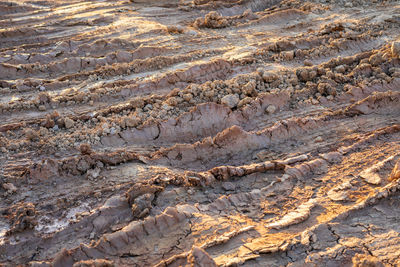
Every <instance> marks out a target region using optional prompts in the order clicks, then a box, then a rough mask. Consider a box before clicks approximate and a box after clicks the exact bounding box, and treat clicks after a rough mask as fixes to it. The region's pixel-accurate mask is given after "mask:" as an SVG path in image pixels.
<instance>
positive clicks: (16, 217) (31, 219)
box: [6, 202, 37, 235]
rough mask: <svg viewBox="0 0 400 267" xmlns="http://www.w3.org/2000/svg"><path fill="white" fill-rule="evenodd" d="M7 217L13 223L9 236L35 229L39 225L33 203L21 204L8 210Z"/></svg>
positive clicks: (8, 232)
mask: <svg viewBox="0 0 400 267" xmlns="http://www.w3.org/2000/svg"><path fill="white" fill-rule="evenodd" d="M6 217H7V218H8V219H9V221H10V223H11V229H10V230H8V231H7V234H8V235H12V234H14V233H18V232H23V231H24V230H27V229H33V228H34V227H35V226H36V224H37V218H36V209H35V206H34V204H33V203H29V202H27V203H25V202H20V203H18V204H15V205H13V206H12V207H10V208H9V209H8V210H7V215H6Z"/></svg>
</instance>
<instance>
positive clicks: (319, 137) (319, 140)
mask: <svg viewBox="0 0 400 267" xmlns="http://www.w3.org/2000/svg"><path fill="white" fill-rule="evenodd" d="M322 141H324V139H323V138H322V137H321V136H318V137H317V138H315V142H317V143H321V142H322Z"/></svg>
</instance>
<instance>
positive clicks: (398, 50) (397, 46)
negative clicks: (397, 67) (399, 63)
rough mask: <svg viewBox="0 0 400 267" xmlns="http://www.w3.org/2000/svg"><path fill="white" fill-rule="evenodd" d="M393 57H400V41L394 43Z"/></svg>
mask: <svg viewBox="0 0 400 267" xmlns="http://www.w3.org/2000/svg"><path fill="white" fill-rule="evenodd" d="M392 55H393V56H394V57H400V41H395V42H393V43H392Z"/></svg>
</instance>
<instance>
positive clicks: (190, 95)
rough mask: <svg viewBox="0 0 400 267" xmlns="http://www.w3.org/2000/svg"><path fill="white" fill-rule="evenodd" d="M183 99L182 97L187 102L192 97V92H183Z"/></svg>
mask: <svg viewBox="0 0 400 267" xmlns="http://www.w3.org/2000/svg"><path fill="white" fill-rule="evenodd" d="M183 99H184V100H185V101H186V102H189V101H190V100H192V99H193V95H192V94H184V95H183Z"/></svg>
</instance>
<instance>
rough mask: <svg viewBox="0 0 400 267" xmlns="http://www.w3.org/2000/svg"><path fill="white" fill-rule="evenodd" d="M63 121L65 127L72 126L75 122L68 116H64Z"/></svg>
mask: <svg viewBox="0 0 400 267" xmlns="http://www.w3.org/2000/svg"><path fill="white" fill-rule="evenodd" d="M64 123H65V128H67V129H70V128H72V127H74V124H75V123H74V121H73V120H71V119H70V118H65V119H64Z"/></svg>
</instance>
